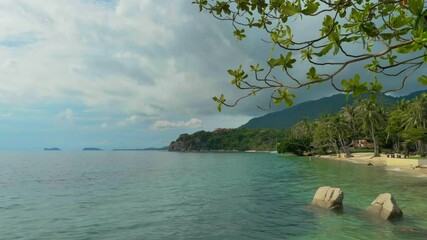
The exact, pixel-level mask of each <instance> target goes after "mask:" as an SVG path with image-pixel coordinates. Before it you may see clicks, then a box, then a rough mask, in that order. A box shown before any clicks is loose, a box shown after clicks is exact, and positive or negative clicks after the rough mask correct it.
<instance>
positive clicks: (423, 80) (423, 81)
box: [418, 75, 427, 85]
mask: <svg viewBox="0 0 427 240" xmlns="http://www.w3.org/2000/svg"><path fill="white" fill-rule="evenodd" d="M418 82H419V83H421V84H422V85H427V76H426V75H422V76H420V77H419V78H418Z"/></svg>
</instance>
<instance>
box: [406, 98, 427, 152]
mask: <svg viewBox="0 0 427 240" xmlns="http://www.w3.org/2000/svg"><path fill="white" fill-rule="evenodd" d="M403 126H404V127H405V130H404V135H405V136H406V138H407V140H408V141H409V142H416V144H417V149H418V152H419V153H420V154H421V156H425V143H426V141H427V94H423V95H421V96H418V97H417V98H415V99H414V101H413V102H411V103H410V104H409V106H408V108H407V111H406V112H405V113H404V123H403Z"/></svg>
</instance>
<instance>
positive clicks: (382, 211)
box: [366, 193, 403, 220]
mask: <svg viewBox="0 0 427 240" xmlns="http://www.w3.org/2000/svg"><path fill="white" fill-rule="evenodd" d="M366 212H367V213H369V214H371V215H375V216H378V217H380V218H382V219H384V220H393V219H399V218H401V217H402V216H403V213H402V210H400V208H399V206H397V203H396V200H394V198H393V196H392V195H391V194H390V193H382V194H380V195H378V197H377V198H376V199H375V200H374V201H373V202H372V203H371V206H369V207H368V208H367V209H366Z"/></svg>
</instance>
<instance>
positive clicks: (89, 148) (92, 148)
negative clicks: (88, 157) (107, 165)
mask: <svg viewBox="0 0 427 240" xmlns="http://www.w3.org/2000/svg"><path fill="white" fill-rule="evenodd" d="M83 151H102V149H100V148H94V147H87V148H83Z"/></svg>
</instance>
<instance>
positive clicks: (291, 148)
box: [277, 118, 313, 156]
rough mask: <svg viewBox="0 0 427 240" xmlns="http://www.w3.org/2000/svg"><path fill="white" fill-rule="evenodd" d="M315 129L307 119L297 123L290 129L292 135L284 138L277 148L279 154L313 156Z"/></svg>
mask: <svg viewBox="0 0 427 240" xmlns="http://www.w3.org/2000/svg"><path fill="white" fill-rule="evenodd" d="M312 132H313V128H312V126H311V124H310V123H309V122H308V120H307V119H306V118H304V119H303V120H301V121H299V122H297V123H296V124H295V125H294V126H292V128H291V129H290V134H289V135H288V136H287V137H286V138H283V139H282V140H281V141H280V143H279V146H278V148H277V150H278V152H279V153H285V152H288V153H294V154H296V155H300V156H302V155H308V154H311V152H312V150H313V147H312V146H311V142H312V141H313V134H312Z"/></svg>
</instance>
